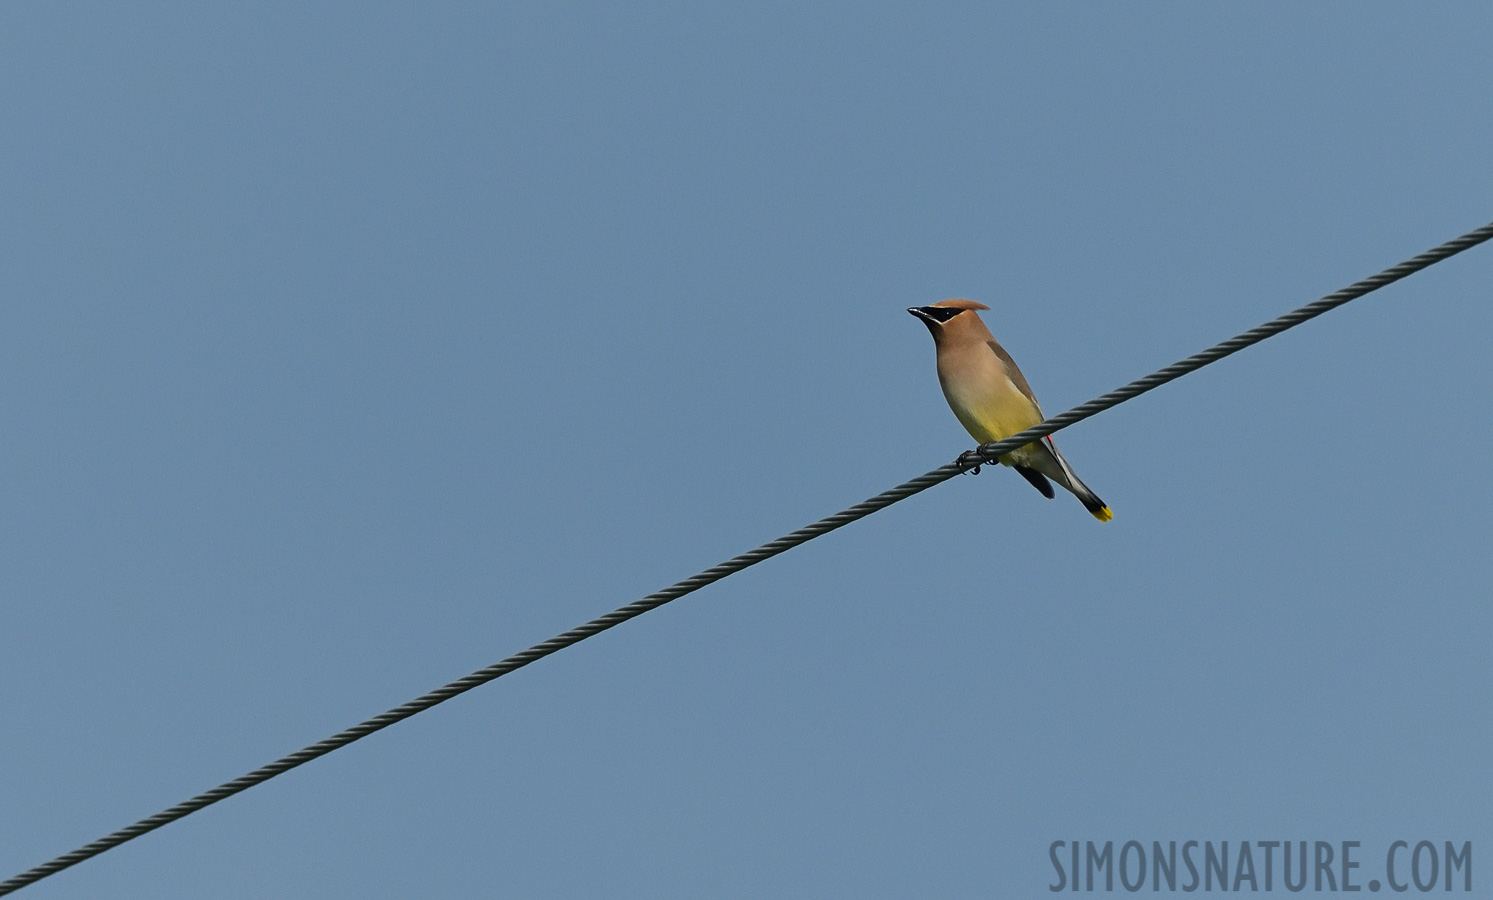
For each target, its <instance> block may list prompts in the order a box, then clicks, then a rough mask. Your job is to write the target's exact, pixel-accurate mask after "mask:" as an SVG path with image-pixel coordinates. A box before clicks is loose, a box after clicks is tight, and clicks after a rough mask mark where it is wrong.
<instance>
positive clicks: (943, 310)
mask: <svg viewBox="0 0 1493 900" xmlns="http://www.w3.org/2000/svg"><path fill="white" fill-rule="evenodd" d="M989 308H990V307H988V306H986V305H985V304H983V303H976V302H975V301H973V300H943V301H940V302H938V303H935V304H933V305H932V306H911V307H908V309H907V311H908V312H910V313H912V314H913V315H915V316H917V317H918V318H919V319H922V320H923V324H924V325H927V326H928V330H929V331H930V332H932V333H933V337H934V339H935V340H937V339H938V338H939V336H940V335H942V334H943V333H944V328H945V327H946V326H948V325H949V323H951V322H955V321H960V317H961V316H963V317H964V318H966V319H974V320H976V321H979V316H978V315H977V314H976V313H975V310H977V309H989ZM966 313H968V315H965V314H966Z"/></svg>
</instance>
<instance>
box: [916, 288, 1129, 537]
mask: <svg viewBox="0 0 1493 900" xmlns="http://www.w3.org/2000/svg"><path fill="white" fill-rule="evenodd" d="M989 308H990V307H988V306H986V305H985V304H983V303H976V302H975V301H973V300H944V301H943V302H941V303H935V304H933V305H932V306H915V307H912V308H911V309H909V310H908V312H910V313H912V314H913V315H915V316H917V317H918V318H919V319H922V320H923V324H924V325H927V326H928V330H929V331H931V332H932V333H933V346H934V349H935V350H936V351H937V353H938V383H939V384H940V385H942V386H943V395H944V398H945V399H946V400H948V401H949V407H950V408H951V409H953V410H954V415H955V416H956V417H957V418H958V419H959V422H960V424H962V425H963V426H964V428H965V430H966V431H968V432H969V433H970V435H971V436H972V437H973V438H974V439H975V440H977V441H979V442H980V443H982V444H989V443H992V442H994V441H999V440H1002V439H1004V438H1008V437H1010V436H1011V435H1013V434H1016V433H1018V432H1021V431H1025V430H1027V429H1028V428H1031V427H1032V426H1033V425H1036V424H1038V423H1039V422H1041V421H1042V418H1043V416H1042V408H1041V407H1040V406H1038V405H1037V398H1036V397H1035V396H1034V395H1033V394H1032V388H1031V386H1030V385H1028V384H1027V383H1026V378H1025V377H1023V376H1022V374H1021V370H1020V369H1018V368H1016V361H1015V360H1014V359H1012V358H1011V354H1009V353H1007V352H1006V350H1005V348H1004V347H1002V346H1001V345H1000V343H999V342H997V341H996V339H995V336H994V335H992V334H991V333H990V329H988V328H986V327H985V323H984V322H982V321H981V320H980V314H979V313H978V312H976V310H980V309H989ZM1000 462H1001V463H1002V464H1003V465H1007V466H1010V467H1012V468H1013V469H1015V470H1016V471H1018V472H1020V473H1021V476H1022V477H1023V478H1025V479H1026V480H1027V481H1030V482H1031V483H1032V487H1035V488H1036V489H1037V490H1039V491H1041V492H1042V495H1043V496H1044V497H1047V498H1048V499H1049V500H1050V499H1052V497H1053V490H1052V485H1051V484H1050V483H1049V482H1048V479H1049V478H1050V479H1052V480H1053V481H1056V482H1057V483H1058V484H1060V485H1062V486H1063V487H1064V488H1067V489H1068V490H1069V491H1071V492H1072V493H1073V496H1075V497H1077V498H1078V500H1079V502H1080V503H1082V504H1083V506H1084V509H1087V510H1088V511H1089V513H1090V514H1092V515H1093V516H1094V518H1096V519H1098V520H1099V521H1101V522H1108V521H1109V520H1110V519H1112V518H1114V514H1113V513H1111V512H1110V511H1109V507H1108V506H1105V505H1104V501H1103V500H1100V499H1099V497H1098V496H1097V495H1096V494H1095V493H1094V492H1093V491H1091V490H1089V487H1088V485H1086V484H1084V483H1083V482H1082V481H1080V480H1079V478H1078V475H1076V474H1075V473H1074V471H1073V467H1072V466H1069V465H1068V461H1067V460H1066V459H1063V454H1061V453H1059V452H1058V448H1057V445H1056V444H1054V443H1053V442H1052V438H1051V437H1045V438H1042V439H1041V440H1040V441H1033V442H1032V443H1030V444H1027V445H1026V446H1025V447H1018V448H1017V449H1015V450H1012V451H1011V452H1010V453H1007V454H1006V455H1005V456H1002V457H1001V458H1000Z"/></svg>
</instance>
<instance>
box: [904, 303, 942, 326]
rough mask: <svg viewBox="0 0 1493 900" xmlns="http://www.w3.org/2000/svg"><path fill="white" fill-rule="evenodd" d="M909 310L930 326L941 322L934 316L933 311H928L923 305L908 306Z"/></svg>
mask: <svg viewBox="0 0 1493 900" xmlns="http://www.w3.org/2000/svg"><path fill="white" fill-rule="evenodd" d="M907 311H908V312H910V313H912V314H913V315H915V316H917V317H918V318H919V319H922V320H923V321H924V322H926V323H927V324H928V326H929V327H930V328H931V327H932V326H934V325H938V324H941V323H940V322H939V321H938V320H937V319H935V318H933V314H932V313H930V312H928V310H927V309H925V308H923V307H921V306H909V307H908V308H907Z"/></svg>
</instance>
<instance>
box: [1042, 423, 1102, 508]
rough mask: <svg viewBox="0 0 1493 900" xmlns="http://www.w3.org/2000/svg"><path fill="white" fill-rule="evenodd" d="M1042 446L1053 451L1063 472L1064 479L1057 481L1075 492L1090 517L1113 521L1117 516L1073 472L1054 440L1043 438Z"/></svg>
mask: <svg viewBox="0 0 1493 900" xmlns="http://www.w3.org/2000/svg"><path fill="white" fill-rule="evenodd" d="M1042 446H1043V447H1045V448H1047V449H1048V450H1050V451H1052V458H1053V459H1054V460H1055V461H1056V462H1057V464H1058V468H1059V469H1061V470H1062V474H1063V477H1062V478H1058V479H1055V480H1056V481H1057V482H1058V483H1059V484H1061V485H1062V486H1063V487H1065V488H1067V489H1068V490H1070V491H1072V492H1073V496H1075V497H1077V498H1078V502H1079V503H1082V504H1083V508H1084V509H1086V510H1088V511H1089V515H1091V516H1093V517H1094V518H1096V519H1098V520H1099V521H1101V522H1108V521H1109V520H1110V519H1113V518H1114V517H1115V514H1114V513H1112V512H1110V511H1109V506H1108V505H1107V504H1106V503H1105V502H1104V501H1103V500H1100V499H1099V495H1098V494H1096V493H1094V492H1093V491H1091V490H1089V486H1088V485H1086V484H1084V483H1083V480H1082V479H1080V478H1079V477H1078V473H1077V472H1074V471H1073V467H1072V466H1070V465H1068V461H1067V460H1066V459H1063V454H1061V453H1059V452H1058V446H1057V444H1054V443H1053V442H1052V438H1051V437H1045V438H1043V439H1042Z"/></svg>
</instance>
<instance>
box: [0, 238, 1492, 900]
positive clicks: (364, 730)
mask: <svg viewBox="0 0 1493 900" xmlns="http://www.w3.org/2000/svg"><path fill="white" fill-rule="evenodd" d="M1490 238H1493V223H1489V224H1488V225H1484V226H1483V227H1482V228H1478V229H1476V230H1473V231H1469V232H1468V233H1467V234H1464V235H1462V236H1461V237H1459V238H1455V239H1453V240H1450V241H1447V242H1446V243H1444V244H1442V245H1441V246H1439V247H1436V248H1434V249H1432V250H1428V251H1426V252H1425V253H1422V254H1420V255H1419V256H1416V257H1414V258H1413V259H1409V260H1406V261H1405V262H1402V263H1400V264H1399V265H1397V266H1392V267H1390V268H1388V269H1385V270H1384V271H1383V272H1380V273H1379V274H1377V275H1374V276H1373V277H1371V278H1365V279H1364V280H1362V281H1359V282H1356V283H1354V284H1352V285H1349V286H1348V287H1345V288H1343V289H1342V290H1339V291H1335V292H1333V293H1331V294H1328V295H1327V296H1325V297H1322V298H1321V299H1319V300H1315V301H1313V302H1311V303H1308V304H1306V305H1305V306H1302V307H1300V308H1299V309H1296V310H1293V311H1291V312H1289V313H1286V314H1285V315H1283V316H1280V317H1278V318H1275V319H1272V320H1270V321H1269V322H1266V323H1265V324H1263V325H1260V326H1258V327H1256V328H1252V329H1250V330H1249V331H1246V332H1244V333H1243V334H1239V335H1236V336H1235V337H1232V338H1229V339H1228V340H1226V341H1224V342H1222V343H1220V344H1216V345H1214V346H1212V347H1210V348H1208V349H1207V350H1204V351H1203V352H1201V353H1197V354H1194V355H1192V356H1189V357H1187V358H1186V359H1183V360H1180V361H1178V362H1175V363H1172V364H1171V365H1169V366H1167V367H1166V368H1164V369H1160V370H1158V371H1156V372H1153V373H1151V374H1150V375H1147V376H1145V377H1144V378H1139V379H1137V380H1135V381H1132V382H1131V383H1129V384H1127V385H1125V386H1124V387H1121V388H1118V389H1116V390H1113V391H1110V392H1109V393H1107V394H1104V395H1102V396H1100V397H1096V398H1094V399H1093V400H1090V401H1089V402H1087V403H1084V404H1081V405H1079V406H1075V407H1074V408H1072V409H1070V410H1068V411H1067V412H1064V413H1060V414H1058V415H1056V416H1053V417H1052V418H1050V419H1047V420H1046V421H1044V422H1042V423H1041V424H1039V425H1036V426H1033V427H1032V428H1028V429H1027V430H1026V431H1023V432H1021V433H1020V434H1016V435H1012V436H1011V437H1008V438H1006V439H1004V440H1001V441H996V442H994V443H990V444H982V445H981V446H980V447H978V448H977V449H975V450H969V451H966V452H965V453H963V454H961V455H960V456H959V458H958V459H956V460H955V461H954V462H951V463H948V464H947V465H943V466H940V467H938V468H937V469H934V470H933V471H931V472H928V473H926V474H923V475H920V476H918V477H917V478H913V479H911V480H910V481H905V482H903V483H902V484H899V485H897V486H896V487H894V488H892V489H891V490H888V491H884V492H882V493H880V494H877V495H876V496H875V497H872V498H870V499H868V500H864V501H862V502H860V503H857V504H856V505H854V506H852V507H849V508H848V509H844V510H841V511H840V512H838V513H835V514H834V515H832V516H827V517H825V518H823V519H820V520H819V521H817V522H814V523H813V524H811V525H806V526H804V527H803V528H800V529H798V530H797V531H794V532H792V533H790V534H785V535H783V536H782V537H780V538H778V539H777V540H774V541H769V542H767V543H765V544H763V545H762V546H760V547H758V548H756V549H755V550H750V551H748V552H746V553H743V554H741V555H740V556H735V557H732V558H731V559H728V560H726V561H725V562H723V563H720V564H719V565H715V566H712V567H711V568H709V569H706V570H705V571H703V572H701V573H699V574H698V575H695V576H693V577H691V578H686V579H685V580H683V581H681V582H678V583H677V584H674V585H671V586H670V587H667V588H664V589H663V590H661V591H657V592H655V593H652V594H649V595H648V596H646V597H643V598H642V599H640V600H635V601H633V602H632V603H629V604H627V605H626V606H623V607H621V608H619V609H615V610H613V611H612V612H609V613H607V614H606V615H604V616H600V617H598V618H595V619H592V620H591V621H589V622H587V623H585V624H584V625H580V626H578V627H576V628H572V629H571V630H569V631H567V632H565V633H563V634H559V635H556V636H555V637H552V638H550V639H549V640H547V641H544V642H543V643H539V644H535V645H534V646H532V647H530V648H529V649H527V650H524V651H522V652H520V653H515V654H514V655H512V656H510V657H508V658H507V659H504V660H501V661H499V662H496V663H493V664H492V665H490V666H488V667H486V668H484V669H478V670H477V671H476V672H473V673H472V674H470V675H467V676H466V677H464V678H458V679H457V680H455V681H453V682H451V683H449V684H446V685H443V686H441V687H439V688H436V689H435V690H433V691H431V692H430V693H428V694H425V695H423V696H421V697H417V698H415V699H414V700H411V701H409V702H408V703H405V704H403V705H401V706H396V707H395V708H393V709H391V710H388V711H387V712H384V713H381V714H379V715H377V716H374V717H373V718H371V719H367V720H365V721H363V722H360V723H358V724H357V725H354V726H353V727H351V728H348V729H347V730H345V731H341V732H338V733H337V734H334V735H332V736H331V737H328V738H325V739H323V740H320V741H317V742H316V743H314V744H312V745H310V746H309V747H305V748H302V749H300V750H297V751H296V752H294V753H291V754H289V755H288V756H283V757H281V758H280V759H277V760H275V761H274V762H272V763H270V764H268V765H266V766H262V767H260V768H258V769H255V770H254V771H252V772H249V773H247V774H244V775H240V776H239V777H238V778H235V779H233V780H232V781H228V782H225V783H223V784H221V785H219V786H217V787H215V788H213V789H212V790H209V791H205V792H203V793H201V794H198V795H197V796H195V797H192V798H191V799H189V800H186V801H183V802H181V803H178V804H177V805H175V806H173V807H171V808H169V809H165V810H162V811H161V812H158V813H156V814H155V815H153V816H150V817H148V818H145V819H141V820H140V821H138V822H136V823H135V824H133V825H130V826H128V827H126V828H121V829H120V830H118V831H115V832H113V833H112V834H108V835H105V836H104V837H101V838H99V839H98V840H96V841H93V842H92V843H89V844H85V845H84V846H82V847H79V848H78V849H76V850H73V851H72V852H70V853H65V854H63V855H61V856H59V857H57V858H55V859H53V860H51V861H49V862H46V863H43V864H42V865H39V866H36V867H35V868H33V869H29V870H27V871H25V872H22V873H21V874H19V875H16V876H14V877H12V878H9V879H6V880H5V881H3V882H0V896H3V895H5V894H9V893H12V892H14V891H17V890H19V889H21V888H23V887H25V886H26V885H29V884H33V883H35V882H37V881H40V880H41V879H43V878H46V877H47V876H49V875H53V874H55V873H57V872H60V871H62V870H63V869H66V868H68V867H69V866H73V865H77V864H78V863H80V862H83V861H84V860H87V859H90V858H92V857H95V856H98V855H99V854H100V853H103V852H104V851H106V850H110V849H112V848H114V847H117V846H119V845H120V844H123V843H125V842H126V841H130V840H133V839H135V838H137V837H140V836H141V835H144V834H147V833H149V832H151V831H154V830H155V829H157V828H160V827H161V826H163V825H167V824H169V823H171V822H174V821H176V820H177V819H181V818H184V817H186V816H188V815H191V814H192V813H194V812H196V811H198V810H200V809H203V808H204V807H207V806H211V805H212V804H214V803H217V802H218V801H219V800H223V799H226V798H228V797H231V796H233V795H234V794H237V793H239V792H241V791H245V790H248V789H249V788H251V787H253V786H255V785H257V784H261V783H263V782H265V781H268V780H270V779H271V778H274V777H275V776H277V775H281V774H283V773H285V772H288V771H290V770H291V769H294V768H296V767H297V766H300V765H303V764H305V763H308V762H310V761H311V760H313V759H316V758H317V757H319V756H325V755H326V754H328V753H331V752H332V751H333V750H337V749H340V748H342V747H345V746H347V745H348V744H351V743H353V742H354V741H357V740H360V739H362V738H365V737H367V736H368V735H370V734H373V733H374V732H376V731H380V730H382V729H384V728H387V727H389V726H390V725H393V724H394V723H396V722H400V721H403V720H404V719H408V718H409V717H410V716H413V715H415V714H416V713H419V712H423V711H424V710H427V709H430V708H431V707H432V706H436V705H437V704H440V703H444V702H445V701H447V700H450V699H451V698H452V697H455V696H457V695H458V694H463V693H466V692H467V691H470V690H472V689H473V688H475V687H480V686H481V685H484V684H486V683H488V682H489V681H492V680H493V679H495V678H498V677H500V676H502V675H506V674H508V673H509V672H512V671H514V670H515V669H520V668H523V667H524V666H527V665H528V664H529V663H532V662H534V661H536V660H539V659H543V658H544V657H546V656H549V655H550V654H551V653H555V652H557V651H559V650H563V649H565V648H566V647H569V646H571V645H572V644H577V643H580V642H581V641H583V640H585V639H586V638H589V637H593V636H594V635H597V634H600V633H601V632H603V631H606V630H607V629H609V628H612V627H614V626H616V625H620V624H622V623H623V622H626V621H627V620H628V619H632V618H635V617H637V616H640V615H642V614H643V613H645V612H648V611H650V610H654V609H657V608H658V607H660V606H663V605H664V604H665V603H669V602H670V601H673V600H677V599H679V598H680V597H683V596H684V595H686V594H689V593H693V592H694V591H697V590H699V589H700V588H702V587H705V586H706V585H709V584H712V583H714V582H716V581H719V580H721V579H722V578H725V577H727V576H728V575H733V574H735V573H737V572H740V571H741V570H742V569H745V568H747V567H749V566H754V565H756V564H757V563H759V562H762V561H763V560H766V559H771V558H772V557H774V556H777V555H778V554H780V553H783V552H785V551H787V550H791V549H793V548H794V547H797V546H798V545H800V544H803V543H807V542H808V541H811V540H813V539H814V538H817V537H820V536H821V535H824V534H828V533H829V532H831V531H834V530H835V529H837V528H841V527H843V526H845V525H849V524H850V523H851V522H854V521H856V520H857V519H862V518H865V517H866V516H869V515H871V514H872V513H874V512H877V511H878V510H882V509H885V508H886V507H888V506H891V505H892V504H893V503H897V502H900V501H902V500H905V499H907V498H908V497H911V496H912V495H914V494H917V493H921V492H922V491H925V490H927V489H928V488H931V487H933V486H934V485H936V484H941V483H943V482H945V481H948V480H949V479H950V478H953V477H954V476H956V475H959V474H960V473H962V472H965V471H967V470H969V469H972V468H974V467H975V466H978V465H981V464H984V463H988V462H992V461H994V460H997V459H998V458H999V457H1001V456H1003V455H1005V454H1006V453H1009V452H1010V451H1012V450H1015V449H1016V448H1017V447H1021V446H1023V445H1025V444H1029V443H1031V442H1032V441H1035V440H1038V439H1040V438H1043V437H1045V436H1047V435H1049V434H1052V433H1053V432H1056V431H1060V430H1061V429H1064V428H1067V427H1068V426H1069V425H1072V424H1074V423H1075V422H1081V421H1083V420H1084V419H1087V418H1089V417H1090V416H1093V415H1097V414H1098V413H1101V412H1103V411H1105V410H1107V409H1110V408H1111V407H1114V406H1118V405H1119V404H1121V403H1124V402H1125V401H1127V400H1130V399H1132V398H1135V397H1138V396H1140V395H1141V394H1144V393H1146V392H1147V391H1151V390H1154V389H1155V388H1158V387H1160V386H1161V385H1163V384H1166V383H1167V382H1169V381H1173V380H1175V379H1177V378H1181V377H1182V376H1183V375H1186V374H1188V373H1189V372H1194V371H1196V370H1198V369H1201V368H1202V367H1203V366H1206V365H1209V364H1210V363H1214V362H1217V361H1218V360H1220V359H1223V358H1224V357H1225V356H1229V355H1230V354H1233V353H1237V352H1238V351H1240V350H1243V349H1244V348H1245V347H1249V346H1251V345H1253V344H1257V343H1259V342H1260V341H1263V340H1265V339H1266V338H1269V337H1272V336H1274V335H1277V334H1280V333H1281V332H1283V331H1285V330H1287V329H1289V328H1294V327H1295V326H1297V325H1300V324H1301V323H1302V322H1305V321H1307V320H1309V319H1314V318H1316V317H1317V316H1320V315H1322V314H1323V313H1325V312H1327V311H1329V310H1332V309H1336V308H1337V307H1339V306H1342V305H1343V304H1345V303H1347V302H1349V301H1351V300H1355V299H1357V298H1359V297H1362V296H1363V295H1365V294H1368V293H1370V292H1372V291H1376V290H1378V289H1379V288H1382V287H1384V286H1385V285H1388V284H1392V283H1394V282H1396V281H1399V280H1400V279H1402V278H1405V277H1406V276H1409V275H1412V274H1414V273H1416V272H1419V271H1420V270H1422V269H1425V268H1427V267H1429V266H1432V265H1434V264H1436V263H1438V262H1441V261H1442V260H1444V259H1446V258H1448V257H1450V256H1454V255H1456V254H1458V253H1461V252H1462V251H1463V250H1467V249H1469V248H1471V247H1475V246H1477V245H1478V244H1481V243H1483V242H1484V241H1487V240H1488V239H1490Z"/></svg>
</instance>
